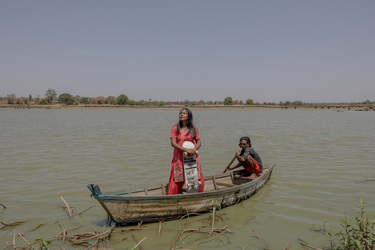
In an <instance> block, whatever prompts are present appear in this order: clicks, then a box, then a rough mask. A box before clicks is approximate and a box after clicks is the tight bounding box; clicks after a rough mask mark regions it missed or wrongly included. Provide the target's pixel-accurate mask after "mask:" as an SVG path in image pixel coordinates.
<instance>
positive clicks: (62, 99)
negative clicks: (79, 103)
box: [58, 93, 74, 105]
mask: <svg viewBox="0 0 375 250" xmlns="http://www.w3.org/2000/svg"><path fill="white" fill-rule="evenodd" d="M58 102H59V103H65V104H66V105H70V104H73V103H74V96H72V95H71V94H69V93H63V94H61V95H59V98H58Z"/></svg>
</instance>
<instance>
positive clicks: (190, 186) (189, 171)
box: [182, 141, 199, 193]
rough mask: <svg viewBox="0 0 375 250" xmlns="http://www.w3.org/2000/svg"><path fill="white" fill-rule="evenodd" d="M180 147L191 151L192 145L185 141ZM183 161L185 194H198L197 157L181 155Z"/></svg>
mask: <svg viewBox="0 0 375 250" xmlns="http://www.w3.org/2000/svg"><path fill="white" fill-rule="evenodd" d="M182 147H184V148H188V149H193V148H194V144H193V143H192V142H190V141H186V142H184V143H183V144H182ZM183 160H184V175H185V185H186V193H198V190H199V181H198V168H197V156H196V155H193V156H188V155H187V154H186V153H184V154H183Z"/></svg>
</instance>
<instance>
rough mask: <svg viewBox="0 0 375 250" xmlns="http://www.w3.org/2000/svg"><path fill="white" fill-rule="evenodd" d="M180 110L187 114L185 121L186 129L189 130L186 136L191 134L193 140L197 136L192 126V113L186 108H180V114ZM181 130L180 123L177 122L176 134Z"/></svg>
mask: <svg viewBox="0 0 375 250" xmlns="http://www.w3.org/2000/svg"><path fill="white" fill-rule="evenodd" d="M182 110H186V113H187V114H188V119H187V124H186V127H187V128H188V129H189V131H188V133H187V134H190V133H193V138H195V136H196V135H197V132H196V130H195V129H196V128H195V127H194V124H193V113H192V112H191V110H190V109H188V108H182V109H181V110H180V112H181V111H182ZM181 128H182V122H181V121H179V122H178V126H177V133H180V129H181Z"/></svg>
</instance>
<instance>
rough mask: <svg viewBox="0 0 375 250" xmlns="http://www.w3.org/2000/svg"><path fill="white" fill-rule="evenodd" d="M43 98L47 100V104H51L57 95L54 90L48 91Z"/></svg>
mask: <svg viewBox="0 0 375 250" xmlns="http://www.w3.org/2000/svg"><path fill="white" fill-rule="evenodd" d="M44 96H45V97H46V98H47V100H48V103H52V102H53V100H55V99H56V97H57V94H56V91H55V90H54V89H48V90H47V91H46V94H45V95H44Z"/></svg>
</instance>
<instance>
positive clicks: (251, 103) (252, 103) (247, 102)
mask: <svg viewBox="0 0 375 250" xmlns="http://www.w3.org/2000/svg"><path fill="white" fill-rule="evenodd" d="M246 105H254V101H253V99H247V100H246Z"/></svg>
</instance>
